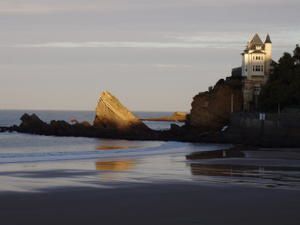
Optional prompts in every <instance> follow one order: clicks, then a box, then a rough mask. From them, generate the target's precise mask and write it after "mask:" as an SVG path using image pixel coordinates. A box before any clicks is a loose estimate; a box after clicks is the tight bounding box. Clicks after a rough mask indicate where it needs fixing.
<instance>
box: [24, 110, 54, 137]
mask: <svg viewBox="0 0 300 225" xmlns="http://www.w3.org/2000/svg"><path fill="white" fill-rule="evenodd" d="M20 119H21V121H22V122H21V124H20V126H19V128H20V129H21V130H23V131H27V132H32V133H36V132H42V131H44V130H46V129H47V128H48V124H47V123H45V122H44V121H42V120H41V119H40V118H39V117H38V116H37V115H36V114H32V115H29V114H27V113H25V114H24V115H23V116H22V117H21V118H20Z"/></svg>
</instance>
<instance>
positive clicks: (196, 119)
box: [187, 79, 243, 130]
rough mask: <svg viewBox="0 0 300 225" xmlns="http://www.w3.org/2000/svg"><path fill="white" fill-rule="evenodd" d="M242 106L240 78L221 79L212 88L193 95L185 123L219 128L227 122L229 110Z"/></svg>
mask: <svg viewBox="0 0 300 225" xmlns="http://www.w3.org/2000/svg"><path fill="white" fill-rule="evenodd" d="M242 106H243V94H242V82H241V80H239V79H229V80H226V81H224V80H223V79H221V80H219V81H218V82H217V84H216V85H215V86H214V88H212V89H210V90H209V91H207V92H202V93H199V94H198V95H196V96H195V97H194V100H193V102H192V109H191V113H190V115H189V116H188V117H189V118H188V121H187V125H188V126H189V127H194V128H198V129H201V130H219V129H221V128H222V127H223V126H224V125H226V124H227V123H228V122H229V119H230V113H231V111H233V112H237V111H241V110H242Z"/></svg>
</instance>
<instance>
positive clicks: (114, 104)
mask: <svg viewBox="0 0 300 225" xmlns="http://www.w3.org/2000/svg"><path fill="white" fill-rule="evenodd" d="M94 127H97V128H109V129H117V130H122V131H124V130H130V129H133V128H139V129H149V128H148V127H147V126H146V125H145V124H144V123H143V122H142V121H141V120H140V119H139V118H137V117H136V116H135V115H134V114H133V113H131V112H130V111H129V110H128V109H127V108H126V107H125V106H124V105H123V104H122V103H121V102H120V101H119V100H118V99H117V98H116V97H115V96H113V95H112V94H110V93H109V92H107V91H105V92H103V93H102V94H101V96H100V100H99V102H98V105H97V108H96V117H95V120H94Z"/></svg>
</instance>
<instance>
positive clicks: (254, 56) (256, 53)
mask: <svg viewBox="0 0 300 225" xmlns="http://www.w3.org/2000/svg"><path fill="white" fill-rule="evenodd" d="M271 63H272V43H271V40H270V36H269V35H267V38H266V41H265V42H262V40H261V39H260V37H259V36H258V34H255V35H254V37H253V38H252V40H251V41H249V42H248V44H247V46H246V49H245V50H244V52H243V53H242V76H244V77H247V79H250V80H251V79H256V78H264V80H265V79H266V78H267V77H268V75H269V74H270V70H271Z"/></svg>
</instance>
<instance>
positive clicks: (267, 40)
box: [265, 34, 272, 44]
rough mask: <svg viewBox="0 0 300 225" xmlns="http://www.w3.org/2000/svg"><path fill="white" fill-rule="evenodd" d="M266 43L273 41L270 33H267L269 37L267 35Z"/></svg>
mask: <svg viewBox="0 0 300 225" xmlns="http://www.w3.org/2000/svg"><path fill="white" fill-rule="evenodd" d="M265 43H269V44H271V43H272V41H271V38H270V35H269V34H267V37H266V40H265Z"/></svg>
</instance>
